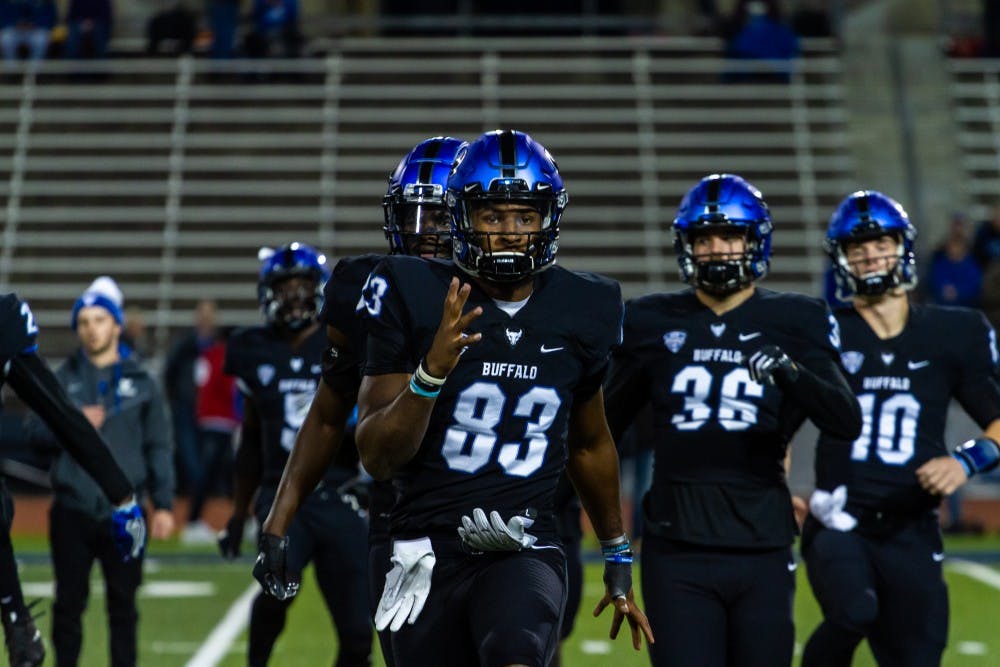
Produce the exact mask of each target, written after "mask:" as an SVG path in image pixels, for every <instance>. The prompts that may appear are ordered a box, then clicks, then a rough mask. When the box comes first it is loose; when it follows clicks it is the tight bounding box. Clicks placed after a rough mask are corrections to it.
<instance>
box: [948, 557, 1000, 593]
mask: <svg viewBox="0 0 1000 667" xmlns="http://www.w3.org/2000/svg"><path fill="white" fill-rule="evenodd" d="M947 566H948V569H949V570H951V571H953V572H958V573H959V574H964V575H965V576H967V577H972V578H973V579H975V580H976V581H979V582H982V583H984V584H986V585H987V586H992V587H993V588H996V589H997V590H1000V572H997V571H996V570H994V569H993V568H992V567H987V566H986V565H980V564H979V563H973V562H972V561H971V560H963V559H961V558H949V559H948V560H947Z"/></svg>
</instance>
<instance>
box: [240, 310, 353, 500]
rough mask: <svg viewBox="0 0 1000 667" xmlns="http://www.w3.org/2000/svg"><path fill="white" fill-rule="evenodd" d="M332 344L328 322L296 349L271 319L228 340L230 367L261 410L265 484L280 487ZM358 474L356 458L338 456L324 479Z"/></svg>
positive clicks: (333, 480)
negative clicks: (328, 341)
mask: <svg viewBox="0 0 1000 667" xmlns="http://www.w3.org/2000/svg"><path fill="white" fill-rule="evenodd" d="M326 347H327V339H326V332H325V331H324V330H323V327H317V329H316V330H315V331H314V332H313V333H312V334H310V335H309V336H308V338H306V339H305V341H303V342H302V344H301V345H299V347H298V348H296V349H294V350H293V349H292V347H291V345H290V344H289V343H288V341H286V340H285V339H284V338H283V337H282V336H281V333H280V332H279V331H278V330H277V329H276V328H275V327H274V326H271V325H265V326H257V327H250V328H247V329H241V330H238V331H236V332H234V333H233V335H232V336H230V337H229V340H228V341H227V342H226V361H225V367H224V370H225V372H226V373H227V374H229V375H234V376H236V378H238V384H239V387H240V391H242V392H243V394H244V395H245V396H246V397H247V400H250V401H253V404H254V406H255V407H256V408H257V412H258V414H259V416H260V430H261V442H262V448H263V451H262V461H261V486H264V487H276V486H277V485H278V482H279V481H280V480H281V473H282V472H283V471H284V469H285V462H286V461H287V460H288V454H289V453H290V452H291V451H292V445H294V444H295V435H296V433H297V432H298V430H299V427H300V426H302V422H304V421H305V418H306V413H308V411H309V406H310V404H311V403H312V398H313V395H314V394H315V393H316V389H317V388H318V387H319V379H320V376H321V374H322V366H321V361H322V359H323V353H324V352H325V350H326ZM356 456H357V455H356V454H354V457H355V458H354V461H355V462H356V460H357V458H356ZM353 474H354V470H353V469H352V468H351V463H350V462H349V461H348V462H344V461H341V459H340V457H338V460H337V461H336V462H335V464H334V465H332V466H331V467H330V469H329V470H328V471H327V473H326V475H325V477H324V479H325V481H326V482H328V483H330V484H337V483H340V482H343V481H345V480H347V479H349V478H350V477H351V476H353Z"/></svg>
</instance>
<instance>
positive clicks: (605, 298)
mask: <svg viewBox="0 0 1000 667" xmlns="http://www.w3.org/2000/svg"><path fill="white" fill-rule="evenodd" d="M598 285H599V286H600V288H601V300H600V301H599V302H598V303H599V304H600V306H599V307H598V308H594V309H592V310H590V311H582V312H587V317H588V321H589V322H590V323H591V329H590V330H589V331H588V335H587V336H586V337H585V338H584V339H583V340H581V348H582V349H583V352H584V364H585V365H584V374H583V377H582V378H581V380H580V382H579V383H578V384H577V386H576V389H575V391H574V397H575V398H576V400H577V401H585V400H587V399H588V398H590V397H591V396H593V395H594V394H595V393H596V392H597V390H598V389H600V388H601V385H602V384H603V383H604V380H605V378H606V377H607V373H608V365H609V363H610V360H611V352H612V350H613V349H614V348H616V347H617V346H619V345H620V344H621V342H622V327H623V326H624V322H623V320H624V317H625V312H624V310H625V306H624V304H623V303H622V293H621V286H619V285H618V283H617V282H615V281H613V280H608V279H606V278H603V277H601V278H599V282H598Z"/></svg>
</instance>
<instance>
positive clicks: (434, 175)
mask: <svg viewBox="0 0 1000 667" xmlns="http://www.w3.org/2000/svg"><path fill="white" fill-rule="evenodd" d="M464 146H465V142H464V141H463V140H461V139H455V138H453V137H431V138H429V139H425V140H424V141H421V142H420V143H418V144H417V145H416V146H414V147H413V148H412V149H411V150H410V151H409V152H408V153H407V154H406V155H405V156H404V157H403V158H402V159H401V160H400V162H399V164H398V165H397V166H396V168H395V169H394V170H393V171H392V172H391V173H390V174H389V185H388V188H387V190H386V194H385V198H384V199H383V208H384V211H385V223H384V226H383V231H384V232H385V235H386V238H387V239H388V241H389V254H393V255H395V254H400V255H413V256H421V257H425V256H428V255H430V256H440V257H450V256H451V244H450V241H449V240H448V239H450V222H449V221H450V214H449V213H448V209H447V207H446V206H445V203H444V191H445V188H446V187H447V185H448V174H449V173H450V172H451V167H452V164H453V162H454V161H455V157H456V155H457V154H458V152H459V151H460V150H461V149H462V148H463V147H464ZM442 217H443V218H444V224H443V225H442ZM382 258H383V256H382V255H374V254H371V255H360V256H358V257H346V258H344V259H341V260H340V261H339V262H337V265H336V266H335V267H334V269H333V275H332V277H331V278H330V280H328V281H327V282H326V288H325V298H324V301H323V308H322V310H321V312H320V315H319V321H320V323H322V324H323V325H324V326H325V328H326V336H327V341H328V346H327V350H326V353H325V354H324V357H323V376H322V379H321V380H320V382H319V387H318V389H317V391H316V395H315V396H314V397H313V400H312V404H311V405H310V407H309V412H308V413H307V414H306V418H305V420H304V421H303V423H302V426H301V427H300V428H299V432H298V435H297V436H296V439H295V445H294V447H293V449H292V452H291V455H290V456H289V458H288V463H287V464H286V466H285V472H284V473H283V475H282V477H281V481H280V483H279V485H278V491H277V494H276V496H275V499H274V503H273V504H272V506H271V511H270V513H269V514H268V517H267V519H266V520H265V521H264V524H263V530H262V535H261V542H260V546H261V551H260V556H259V559H258V563H259V565H258V567H257V569H256V570H255V574H256V575H258V578H259V579H261V583H262V584H264V586H265V590H268V591H269V592H271V593H272V594H274V595H277V596H279V597H282V596H287V595H289V594H293V591H292V590H291V589H290V586H289V584H290V581H289V579H288V572H287V568H286V561H285V550H284V547H282V544H285V543H286V542H285V541H284V540H283V538H285V537H286V534H287V532H288V530H289V526H290V525H291V524H292V521H293V519H294V517H295V515H296V512H297V511H298V509H299V506H300V505H301V504H302V502H303V499H304V498H306V497H307V496H308V495H309V493H310V492H311V491H312V489H314V488H315V487H316V484H317V483H318V482H319V481H320V479H321V477H322V475H323V472H324V471H325V470H326V468H327V467H328V466H329V464H330V462H331V461H332V460H334V458H340V456H341V454H340V452H341V451H343V450H348V451H351V452H356V449H355V447H354V444H353V428H352V427H349V426H348V424H349V422H350V416H351V413H352V410H353V408H354V404H355V401H356V398H357V393H358V387H359V385H360V384H361V363H362V362H363V360H364V355H365V347H366V343H365V340H366V336H367V334H366V332H365V330H364V327H363V326H362V323H361V320H360V319H359V318H358V317H357V314H356V312H357V309H358V307H359V297H360V295H361V292H362V287H363V286H364V285H365V281H366V280H367V279H368V275H369V274H370V273H371V271H372V269H374V268H375V266H376V264H378V263H379V262H380V261H381V260H382ZM361 307H362V308H363V306H361ZM355 486H356V485H355V484H354V482H353V481H352V482H351V483H350V484H345V485H343V486H342V489H341V492H342V495H345V496H346V495H348V494H352V493H354V488H355ZM354 495H357V494H356V493H354ZM369 495H370V507H368V508H367V510H368V518H369V534H368V539H369V550H368V586H369V601H370V602H371V605H372V606H371V614H372V615H374V613H375V610H374V603H375V602H377V601H378V596H379V595H380V594H381V591H382V586H383V584H384V583H385V575H386V573H388V572H389V569H390V568H391V567H392V564H391V563H390V561H389V556H390V553H389V551H390V538H389V525H388V524H389V519H388V517H389V510H390V509H391V507H392V504H393V502H394V500H395V493H394V491H393V489H392V485H391V483H389V482H374V483H373V484H372V485H371V489H370V494H369ZM379 641H380V642H381V645H382V655H383V656H384V658H385V660H386V663H387V664H388V665H389V666H390V667H392V665H393V664H394V662H393V656H392V647H391V646H390V644H389V633H388V632H380V633H379Z"/></svg>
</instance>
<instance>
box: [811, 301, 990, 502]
mask: <svg viewBox="0 0 1000 667" xmlns="http://www.w3.org/2000/svg"><path fill="white" fill-rule="evenodd" d="M834 314H835V316H836V317H837V320H838V321H839V322H840V330H841V335H842V340H843V348H842V349H843V352H842V353H841V355H840V359H841V363H842V365H843V368H844V370H845V375H846V377H847V381H848V383H849V384H850V385H851V389H852V391H853V392H854V394H855V396H856V397H857V399H858V403H859V404H860V405H861V413H862V422H863V426H862V431H861V435H860V436H859V437H858V438H857V439H855V440H854V441H853V442H844V441H841V440H838V439H836V438H833V437H830V436H829V435H827V434H821V436H820V439H819V444H818V447H817V450H816V486H817V488H821V489H826V490H830V489H833V488H835V487H837V486H838V485H840V484H846V485H847V488H848V492H847V502H848V508H849V510H850V509H852V508H865V509H869V510H874V511H882V512H892V513H897V514H903V515H919V514H922V513H926V512H928V511H931V510H932V509H934V508H936V507H937V506H938V504H939V503H940V501H941V498H940V496H932V495H930V494H928V493H927V492H925V491H924V490H923V489H922V488H921V487H920V485H919V483H918V482H917V478H916V470H917V469H918V468H919V467H920V466H922V465H923V464H924V463H926V462H927V461H928V460H929V459H932V458H934V457H938V456H947V455H948V454H949V448H948V446H947V445H948V443H945V441H944V429H945V420H946V417H947V413H948V404H949V402H950V401H951V399H952V398H955V399H956V400H957V401H958V402H959V404H960V405H961V406H962V407H963V408H964V409H965V411H966V412H967V413H968V414H969V416H970V417H972V419H974V420H975V421H976V423H978V424H979V426H980V427H981V428H985V427H986V426H987V425H988V424H989V423H990V422H992V421H993V420H994V419H1000V388H998V384H997V341H996V334H995V333H994V331H993V329H992V328H991V327H990V325H989V324H988V323H987V322H986V319H985V318H984V317H983V315H982V313H980V312H979V311H976V310H971V309H967V308H954V307H942V306H931V305H911V306H910V312H909V317H908V319H907V322H906V326H905V327H904V328H903V331H902V332H901V333H900V334H899V335H898V336H895V337H894V338H890V339H886V340H882V339H880V338H879V337H878V336H877V335H876V334H875V332H874V331H873V330H872V329H871V327H869V325H868V323H867V322H865V320H864V318H862V316H861V315H860V314H859V313H858V311H857V310H855V309H854V308H853V307H849V308H843V309H838V310H837V311H835V313H834ZM974 435H976V434H972V433H970V434H969V437H973V436H974ZM951 444H952V445H956V444H958V443H951Z"/></svg>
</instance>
